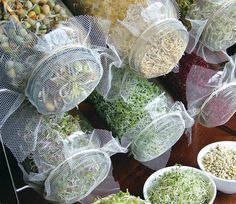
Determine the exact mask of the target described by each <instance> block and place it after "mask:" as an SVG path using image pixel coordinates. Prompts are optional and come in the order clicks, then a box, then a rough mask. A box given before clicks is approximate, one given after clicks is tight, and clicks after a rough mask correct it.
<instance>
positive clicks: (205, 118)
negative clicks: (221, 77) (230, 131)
mask: <svg viewBox="0 0 236 204" xmlns="http://www.w3.org/2000/svg"><path fill="white" fill-rule="evenodd" d="M235 93H236V83H229V84H227V85H225V86H223V87H221V88H220V89H218V90H216V91H215V92H213V93H212V94H211V95H210V96H209V97H208V98H207V100H206V101H205V102H204V104H203V105H202V107H201V108H200V114H199V115H198V121H199V122H200V123H201V124H202V125H204V126H206V127H216V126H220V125H223V124H225V123H226V122H227V121H228V120H229V119H230V118H231V117H232V116H233V115H234V113H235V111H236V94H235Z"/></svg>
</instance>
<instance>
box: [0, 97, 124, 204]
mask: <svg viewBox="0 0 236 204" xmlns="http://www.w3.org/2000/svg"><path fill="white" fill-rule="evenodd" d="M5 115H6V116H8V114H5ZM1 137H2V138H3V141H4V143H5V145H6V146H7V147H8V148H9V149H10V150H11V152H12V153H13V155H14V156H15V158H16V159H17V161H18V162H19V166H20V167H21V169H22V171H23V173H24V178H25V180H26V182H27V183H29V184H30V185H32V186H36V187H37V188H42V187H44V191H45V194H46V199H49V200H52V201H56V202H60V203H74V202H75V201H78V200H81V199H83V198H85V197H86V196H87V195H89V194H90V193H91V192H92V191H93V190H94V189H95V188H96V187H97V186H98V185H99V184H100V183H101V182H102V181H103V180H104V179H105V178H106V176H107V175H108V173H109V171H110V167H111V161H110V156H111V155H113V154H115V153H118V152H126V148H123V147H121V146H120V144H119V143H118V142H117V141H116V140H115V139H114V138H113V137H112V135H111V133H110V132H108V131H105V130H93V131H92V130H88V131H87V132H86V133H85V132H82V127H80V120H79V119H78V118H76V117H75V118H74V119H73V117H72V116H70V115H68V114H64V115H56V116H43V115H40V114H39V113H38V112H37V110H36V109H35V108H34V107H33V106H32V105H31V104H30V103H29V102H28V101H25V102H23V103H22V104H21V105H20V107H19V108H18V109H17V110H15V111H14V112H13V113H12V114H11V115H10V116H8V117H7V119H6V121H5V123H4V124H3V125H2V128H1Z"/></svg>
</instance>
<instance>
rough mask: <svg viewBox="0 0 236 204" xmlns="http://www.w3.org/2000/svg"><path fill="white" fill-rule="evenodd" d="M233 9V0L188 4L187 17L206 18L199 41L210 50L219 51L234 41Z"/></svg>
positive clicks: (235, 17) (234, 23)
mask: <svg viewBox="0 0 236 204" xmlns="http://www.w3.org/2000/svg"><path fill="white" fill-rule="evenodd" d="M235 10H236V1H235V0H229V1H228V0H217V1H213V0H204V1H196V2H195V3H194V4H192V5H191V6H190V9H189V11H188V16H187V17H188V18H190V19H193V20H207V24H206V26H205V28H204V30H203V33H202V35H201V38H200V42H201V43H203V45H205V46H206V47H207V48H209V49H210V50H212V51H221V50H226V49H227V48H229V47H231V46H232V45H233V44H235V43H236V32H235V28H236V15H235Z"/></svg>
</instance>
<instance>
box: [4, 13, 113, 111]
mask: <svg viewBox="0 0 236 204" xmlns="http://www.w3.org/2000/svg"><path fill="white" fill-rule="evenodd" d="M22 30H24V31H25V32H26V33H24V32H23V33H24V34H23V35H22ZM1 31H2V32H3V35H4V36H5V37H6V41H5V42H4V43H5V44H6V45H7V47H4V46H3V45H4V44H1V46H0V56H1V62H2V65H3V66H1V68H0V69H1V71H2V73H3V74H2V75H1V76H0V78H1V80H0V85H1V86H3V87H4V88H8V89H10V90H14V91H16V92H19V93H21V94H24V95H25V96H26V97H27V98H28V99H29V100H30V102H31V103H32V104H33V105H34V106H35V107H36V108H37V110H38V111H39V112H40V113H42V114H44V115H52V114H62V113H64V112H67V111H69V110H71V109H73V108H74V107H75V106H77V105H78V104H79V103H81V102H82V101H83V100H85V98H87V97H88V95H90V93H91V92H92V91H93V90H94V89H95V88H96V86H97V85H98V83H99V82H100V80H101V78H102V76H103V70H106V69H109V66H110V64H112V63H115V62H114V61H116V58H115V57H114V56H112V55H113V54H114V53H113V52H111V50H109V49H107V47H106V39H105V37H104V33H103V31H102V30H101V28H100V27H99V22H98V20H97V19H94V18H93V17H89V16H79V17H74V18H70V19H69V20H68V21H66V22H63V23H60V26H59V27H58V28H57V29H55V30H53V31H51V32H49V33H47V34H45V35H44V36H41V37H37V36H36V35H35V34H34V33H32V32H28V31H26V30H25V29H24V28H22V26H21V25H19V24H17V23H15V22H12V21H8V22H5V23H3V24H2V25H1V28H0V32H1ZM18 38H19V39H20V41H19V39H18ZM17 39H18V40H17ZM1 48H2V49H1ZM114 55H115V54H114ZM106 57H107V58H109V60H107V59H106ZM102 58H103V59H102ZM105 60H107V61H106V63H105ZM103 63H104V64H103Z"/></svg>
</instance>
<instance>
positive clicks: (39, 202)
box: [0, 103, 236, 204]
mask: <svg viewBox="0 0 236 204" xmlns="http://www.w3.org/2000/svg"><path fill="white" fill-rule="evenodd" d="M80 108H81V110H82V112H83V113H84V114H85V116H86V117H88V118H89V120H90V122H91V123H92V125H93V126H94V127H95V128H105V127H106V126H105V124H104V123H103V122H102V121H101V120H100V118H99V117H98V116H97V114H96V113H95V111H94V110H93V109H92V107H91V106H89V105H88V104H85V103H84V104H82V105H80ZM227 125H229V126H230V128H232V129H234V130H235V129H236V120H235V117H233V118H232V120H231V121H229V123H227ZM223 140H232V141H236V137H235V136H234V135H233V134H230V133H229V132H228V131H226V130H225V129H222V127H217V128H212V129H209V128H205V127H203V126H201V125H198V124H196V125H195V126H194V127H193V135H192V142H191V144H190V145H189V144H188V142H189V141H188V138H187V136H186V135H183V136H182V138H181V139H180V140H179V141H178V142H177V143H176V145H175V146H174V147H173V149H172V153H171V158H170V160H169V162H168V166H171V165H174V164H176V163H178V164H182V165H188V166H193V167H197V154H198V152H199V151H200V149H201V148H203V147H204V146H206V145H207V144H209V143H212V142H216V141H223ZM2 155H3V154H2ZM2 160H3V158H1V164H2ZM8 160H10V161H11V162H10V165H11V170H12V174H13V177H14V184H15V185H16V188H18V187H20V185H22V174H21V173H20V170H19V169H18V168H17V166H16V165H15V163H14V161H12V156H11V155H8ZM112 162H113V175H114V177H115V179H116V180H117V181H119V183H120V186H121V189H122V190H123V191H125V190H126V189H127V188H128V189H129V191H130V193H131V194H134V195H137V196H141V197H142V188H143V185H144V182H145V181H146V179H147V178H148V177H149V175H151V174H152V173H153V170H151V169H149V168H147V167H145V166H143V165H142V164H140V163H139V162H138V161H136V160H134V159H132V157H129V156H128V155H127V154H117V155H114V156H113V157H112ZM5 167H6V166H5ZM5 167H3V169H5ZM1 173H2V172H1ZM7 174H8V173H7V172H6V171H5V175H1V179H2V178H5V179H6V180H7V179H8V178H9V175H7ZM6 183H8V185H6ZM7 192H8V193H7ZM0 193H1V194H0V203H1V204H15V203H17V200H16V198H15V195H14V189H13V187H12V185H11V182H10V180H9V179H8V182H3V183H2V182H0ZM17 195H18V198H19V202H20V203H22V204H32V203H34V204H50V202H48V201H46V200H44V199H43V198H41V196H40V195H38V194H37V193H36V192H35V191H33V190H31V189H25V190H23V191H21V192H19V193H18V194H17ZM9 199H10V200H9ZM235 203H236V194H233V195H227V194H223V193H220V192H218V194H217V198H216V200H215V203H214V204H235Z"/></svg>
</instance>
